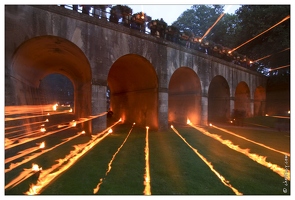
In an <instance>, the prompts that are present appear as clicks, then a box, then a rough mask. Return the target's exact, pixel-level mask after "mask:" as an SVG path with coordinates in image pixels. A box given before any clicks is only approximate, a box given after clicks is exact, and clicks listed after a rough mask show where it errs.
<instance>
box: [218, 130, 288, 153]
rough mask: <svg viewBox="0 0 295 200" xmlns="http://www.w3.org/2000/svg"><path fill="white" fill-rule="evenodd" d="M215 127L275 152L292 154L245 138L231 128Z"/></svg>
mask: <svg viewBox="0 0 295 200" xmlns="http://www.w3.org/2000/svg"><path fill="white" fill-rule="evenodd" d="M213 127H214V128H216V129H219V130H221V131H223V132H226V133H228V134H231V135H234V136H236V137H238V138H241V139H243V140H246V141H248V142H251V143H253V144H256V145H259V146H261V147H264V148H266V149H269V150H272V151H275V152H277V153H280V154H282V155H287V156H290V153H287V152H283V151H279V150H277V149H274V148H271V147H269V146H266V145H264V144H262V143H259V142H255V141H253V140H250V139H248V138H245V137H243V136H240V135H238V134H235V133H233V132H231V131H229V130H226V129H223V128H220V127H217V126H213Z"/></svg>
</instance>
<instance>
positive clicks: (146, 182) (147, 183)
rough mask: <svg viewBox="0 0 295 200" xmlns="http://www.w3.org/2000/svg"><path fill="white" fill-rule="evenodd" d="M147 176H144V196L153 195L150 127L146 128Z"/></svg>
mask: <svg viewBox="0 0 295 200" xmlns="http://www.w3.org/2000/svg"><path fill="white" fill-rule="evenodd" d="M144 152H145V175H144V182H143V184H144V186H145V187H144V191H143V194H144V195H151V185H150V180H151V178H150V156H149V127H148V126H146V136H145V149H144Z"/></svg>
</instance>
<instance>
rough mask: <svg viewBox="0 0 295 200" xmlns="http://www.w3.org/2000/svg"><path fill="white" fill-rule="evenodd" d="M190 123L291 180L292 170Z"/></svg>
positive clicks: (203, 132)
mask: <svg viewBox="0 0 295 200" xmlns="http://www.w3.org/2000/svg"><path fill="white" fill-rule="evenodd" d="M188 124H189V125H190V126H191V127H193V128H195V129H196V130H198V131H200V132H201V133H202V134H204V135H207V136H209V137H211V138H213V139H215V140H217V141H219V142H220V143H222V144H224V145H226V146H227V147H228V148H230V149H233V150H235V151H237V152H239V153H242V154H244V155H246V156H247V157H248V158H250V159H251V160H253V161H255V162H257V163H258V164H261V165H262V166H265V167H267V168H269V169H271V170H272V171H273V172H275V173H277V174H278V175H280V176H281V177H283V178H286V179H288V180H290V170H287V169H285V168H282V167H280V166H278V165H276V164H273V163H271V162H267V161H266V156H261V155H258V154H254V153H250V149H242V148H240V147H239V146H238V145H234V144H233V143H232V142H231V141H230V140H223V139H222V138H221V137H220V136H219V135H216V134H211V133H209V132H208V131H206V130H204V129H203V128H200V127H196V126H194V125H193V124H192V123H188ZM286 174H287V175H286Z"/></svg>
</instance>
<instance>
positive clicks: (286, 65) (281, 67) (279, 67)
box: [269, 65, 290, 72]
mask: <svg viewBox="0 0 295 200" xmlns="http://www.w3.org/2000/svg"><path fill="white" fill-rule="evenodd" d="M286 67H290V65H284V66H281V67H277V68H273V69H270V70H269V71H270V72H271V71H274V70H278V69H283V68H286Z"/></svg>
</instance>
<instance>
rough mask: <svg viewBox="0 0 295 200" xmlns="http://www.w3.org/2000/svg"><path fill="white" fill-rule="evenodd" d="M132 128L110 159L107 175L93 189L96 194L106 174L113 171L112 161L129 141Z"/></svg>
mask: <svg viewBox="0 0 295 200" xmlns="http://www.w3.org/2000/svg"><path fill="white" fill-rule="evenodd" d="M133 125H134V123H133ZM132 129H133V126H132V127H131V129H130V131H129V133H128V135H127V136H126V138H125V140H124V141H123V143H122V144H121V146H120V147H119V148H118V150H117V151H116V153H115V154H114V155H113V157H112V159H111V161H110V162H109V164H108V169H107V171H106V173H105V177H104V178H101V179H99V183H98V184H97V186H96V187H95V188H94V189H93V194H96V193H97V192H98V191H99V189H100V185H101V184H102V183H103V180H104V179H105V178H106V176H107V175H108V173H109V172H110V171H111V169H112V163H113V161H114V160H115V157H116V155H117V154H118V153H119V151H120V150H121V148H122V147H123V146H124V144H125V142H126V141H127V139H128V137H129V135H130V133H131V131H132ZM110 130H112V129H110Z"/></svg>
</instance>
